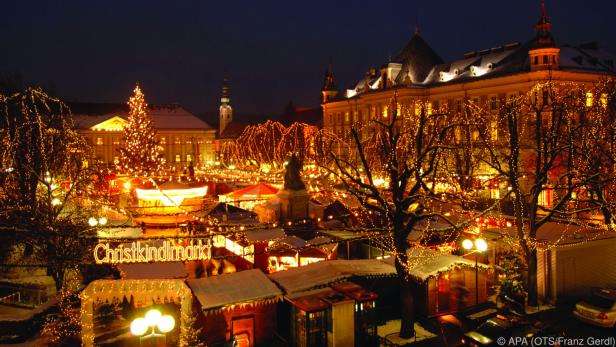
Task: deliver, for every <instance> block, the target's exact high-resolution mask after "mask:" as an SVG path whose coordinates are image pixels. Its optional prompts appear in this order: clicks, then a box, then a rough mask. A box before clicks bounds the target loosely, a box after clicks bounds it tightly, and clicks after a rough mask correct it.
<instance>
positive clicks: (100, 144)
mask: <svg viewBox="0 0 616 347" xmlns="http://www.w3.org/2000/svg"><path fill="white" fill-rule="evenodd" d="M96 145H97V146H102V145H103V138H102V137H97V138H96Z"/></svg>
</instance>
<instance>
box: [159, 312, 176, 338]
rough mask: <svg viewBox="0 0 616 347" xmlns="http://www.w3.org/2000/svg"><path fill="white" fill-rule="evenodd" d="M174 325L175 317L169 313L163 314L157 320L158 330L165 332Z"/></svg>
mask: <svg viewBox="0 0 616 347" xmlns="http://www.w3.org/2000/svg"><path fill="white" fill-rule="evenodd" d="M174 327H175V319H173V317H171V316H169V315H164V316H162V317H160V319H159V320H158V330H160V331H161V332H162V333H164V334H166V333H168V332H170V331H171V330H173V328H174Z"/></svg>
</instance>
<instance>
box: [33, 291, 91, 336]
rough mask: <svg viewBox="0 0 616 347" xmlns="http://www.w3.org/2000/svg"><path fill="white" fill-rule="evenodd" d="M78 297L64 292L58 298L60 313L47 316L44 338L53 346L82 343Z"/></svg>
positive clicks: (72, 293)
mask: <svg viewBox="0 0 616 347" xmlns="http://www.w3.org/2000/svg"><path fill="white" fill-rule="evenodd" d="M77 298H78V296H77V295H76V293H74V292H70V291H65V290H63V291H62V292H61V293H60V295H59V296H58V311H57V312H56V313H53V314H50V315H49V316H47V320H46V322H45V325H44V326H43V331H42V332H41V333H42V335H43V336H45V337H47V338H48V339H49V342H50V343H51V345H52V346H70V345H76V344H77V345H78V344H80V341H81V338H80V337H81V336H80V335H81V313H80V311H79V308H78V307H79V305H78V304H75V302H76V301H78V299H77Z"/></svg>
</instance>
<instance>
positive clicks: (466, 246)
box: [462, 239, 473, 250]
mask: <svg viewBox="0 0 616 347" xmlns="http://www.w3.org/2000/svg"><path fill="white" fill-rule="evenodd" d="M462 248H464V249H466V250H469V249H471V248H473V241H471V240H469V239H465V240H464V241H462Z"/></svg>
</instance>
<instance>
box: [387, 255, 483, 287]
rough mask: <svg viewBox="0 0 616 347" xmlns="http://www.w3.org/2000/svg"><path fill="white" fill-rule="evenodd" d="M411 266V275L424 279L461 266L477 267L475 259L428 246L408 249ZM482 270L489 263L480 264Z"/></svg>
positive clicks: (391, 260) (391, 259)
mask: <svg viewBox="0 0 616 347" xmlns="http://www.w3.org/2000/svg"><path fill="white" fill-rule="evenodd" d="M408 255H409V268H408V272H409V274H410V275H411V276H413V277H415V278H417V279H420V280H422V281H425V280H427V279H428V278H430V277H433V276H436V275H438V274H440V273H442V272H447V271H450V270H453V269H456V268H459V267H473V268H474V267H475V261H473V260H469V259H466V258H463V257H459V256H456V255H452V254H447V253H443V252H439V251H435V250H431V249H428V248H419V247H415V248H411V249H410V250H409V251H408ZM387 261H388V262H390V263H391V262H393V258H388V259H387ZM478 266H479V268H481V269H482V270H487V269H488V268H489V266H488V265H485V264H481V263H479V264H478Z"/></svg>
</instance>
